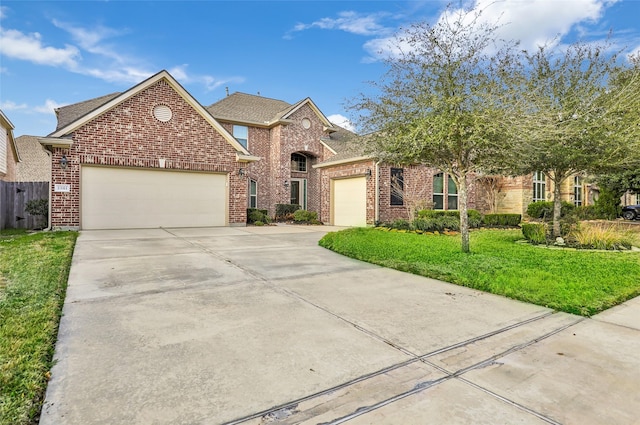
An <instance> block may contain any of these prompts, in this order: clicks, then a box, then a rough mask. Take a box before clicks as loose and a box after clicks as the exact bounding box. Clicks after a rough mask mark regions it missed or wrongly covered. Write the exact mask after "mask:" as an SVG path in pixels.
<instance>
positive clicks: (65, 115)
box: [56, 93, 122, 130]
mask: <svg viewBox="0 0 640 425" xmlns="http://www.w3.org/2000/svg"><path fill="white" fill-rule="evenodd" d="M120 94H122V93H111V94H107V95H105V96H100V97H96V98H94V99H89V100H85V101H83V102H78V103H74V104H72V105H67V106H62V107H60V108H57V109H56V115H57V117H58V126H57V127H56V130H59V129H61V128H62V127H65V126H66V125H68V124H71V123H72V122H74V121H75V120H77V119H78V118H80V117H82V116H84V115H86V114H88V113H89V112H91V111H93V110H94V109H97V108H99V107H100V106H102V105H104V104H105V103H107V102H109V101H110V100H111V99H113V98H115V97H117V96H119V95H120Z"/></svg>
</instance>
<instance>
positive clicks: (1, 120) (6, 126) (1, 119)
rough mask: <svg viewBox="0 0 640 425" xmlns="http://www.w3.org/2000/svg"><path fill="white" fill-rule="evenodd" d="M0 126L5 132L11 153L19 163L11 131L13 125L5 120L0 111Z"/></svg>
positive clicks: (7, 119)
mask: <svg viewBox="0 0 640 425" xmlns="http://www.w3.org/2000/svg"><path fill="white" fill-rule="evenodd" d="M0 126H1V127H2V128H4V129H6V130H7V142H8V144H9V146H11V149H13V152H14V153H15V155H16V161H17V162H20V152H18V147H17V146H16V140H15V139H14V137H13V129H14V128H16V127H15V126H14V125H13V123H12V122H11V121H10V120H9V118H7V116H6V115H5V114H4V112H2V109H0Z"/></svg>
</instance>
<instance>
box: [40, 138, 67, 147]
mask: <svg viewBox="0 0 640 425" xmlns="http://www.w3.org/2000/svg"><path fill="white" fill-rule="evenodd" d="M38 142H39V143H40V144H41V145H42V146H51V147H52V148H62V149H70V148H71V146H72V145H73V140H71V139H67V138H62V137H38Z"/></svg>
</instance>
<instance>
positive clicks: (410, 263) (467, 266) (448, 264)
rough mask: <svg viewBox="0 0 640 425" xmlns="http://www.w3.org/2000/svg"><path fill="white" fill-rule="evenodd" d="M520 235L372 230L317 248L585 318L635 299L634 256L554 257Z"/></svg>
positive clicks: (340, 235) (335, 236)
mask: <svg viewBox="0 0 640 425" xmlns="http://www.w3.org/2000/svg"><path fill="white" fill-rule="evenodd" d="M521 239H523V238H522V232H521V231H520V230H479V231H474V232H472V233H471V249H472V252H471V253H470V254H464V253H462V252H461V251H460V237H459V236H444V235H418V234H414V233H396V232H383V231H380V230H376V229H371V228H368V229H365V228H358V229H348V230H344V231H341V232H334V233H328V234H327V235H325V237H324V238H322V239H321V240H320V245H321V246H323V247H325V248H328V249H331V250H333V251H336V252H338V253H340V254H343V255H346V256H348V257H352V258H356V259H359V260H363V261H367V262H370V263H374V264H379V265H381V266H385V267H389V268H393V269H397V270H402V271H406V272H410V273H414V274H418V275H421V276H427V277H431V278H435V279H439V280H444V281H447V282H451V283H455V284H458V285H463V286H467V287H470V288H474V289H478V290H481V291H486V292H491V293H493V294H498V295H504V296H506V297H509V298H513V299H517V300H521V301H525V302H529V303H534V304H538V305H542V306H545V307H549V308H552V309H554V310H560V311H565V312H568V313H573V314H580V315H583V316H591V315H593V314H595V313H598V312H600V311H603V310H606V309H608V308H610V307H613V306H615V305H617V304H620V303H622V302H624V301H626V300H628V299H630V298H633V297H635V296H638V295H640V279H639V276H640V253H637V252H593V251H575V250H559V249H546V248H541V247H535V246H531V245H528V244H520V243H516V241H517V240H521Z"/></svg>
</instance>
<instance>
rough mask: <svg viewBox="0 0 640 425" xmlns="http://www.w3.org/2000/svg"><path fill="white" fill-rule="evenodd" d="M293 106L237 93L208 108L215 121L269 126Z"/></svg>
mask: <svg viewBox="0 0 640 425" xmlns="http://www.w3.org/2000/svg"><path fill="white" fill-rule="evenodd" d="M292 106H293V105H291V104H289V103H287V102H285V101H283V100H277V99H271V98H268V97H262V96H256V95H253V94H247V93H240V92H235V93H233V94H231V95H229V96H227V97H225V98H223V99H221V100H219V101H217V102H216V103H214V104H213V105H210V106H209V107H207V110H208V111H209V112H210V113H211V115H213V117H214V118H215V119H219V120H222V121H238V122H250V123H256V124H262V125H265V124H268V123H271V122H273V121H277V120H278V119H279V118H280V117H281V116H282V115H284V114H285V113H286V112H287V111H288V110H289V109H290V108H291V107H292Z"/></svg>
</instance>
